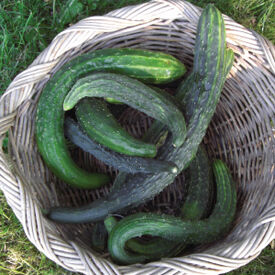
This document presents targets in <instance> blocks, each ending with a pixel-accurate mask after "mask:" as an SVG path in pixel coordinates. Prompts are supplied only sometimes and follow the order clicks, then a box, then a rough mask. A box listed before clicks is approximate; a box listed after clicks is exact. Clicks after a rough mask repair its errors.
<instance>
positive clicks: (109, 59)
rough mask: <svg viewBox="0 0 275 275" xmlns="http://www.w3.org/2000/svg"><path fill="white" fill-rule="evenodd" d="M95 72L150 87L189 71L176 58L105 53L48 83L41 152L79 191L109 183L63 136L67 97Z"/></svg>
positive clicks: (39, 125) (40, 116) (39, 127)
mask: <svg viewBox="0 0 275 275" xmlns="http://www.w3.org/2000/svg"><path fill="white" fill-rule="evenodd" d="M95 71H108V72H115V73H121V74H126V75H128V76H132V77H135V78H138V79H142V80H143V81H145V82H149V83H166V82H170V81H173V80H174V79H177V78H179V77H181V76H182V75H183V74H184V73H185V67H184V65H183V64H182V63H181V62H180V61H178V60H177V59H176V58H174V57H172V56H170V55H166V54H162V53H159V52H151V51H145V50H137V49H103V50H98V51H95V52H91V53H87V54H83V55H81V56H79V57H76V58H74V59H73V60H71V61H70V62H68V63H66V64H65V65H63V66H62V67H61V68H60V69H59V70H58V71H57V72H56V74H55V75H54V76H53V77H52V78H51V79H50V80H49V81H48V83H47V84H46V86H45V87H44V90H43V91H42V94H41V96H40V98H39V102H38V109H37V113H36V126H35V136H36V142H37V146H38V150H39V152H40V154H41V156H42V158H43V160H44V161H45V163H46V164H47V166H48V167H49V168H50V170H51V171H52V172H53V173H54V174H55V175H56V176H57V177H59V178H60V179H62V180H63V181H65V182H66V183H68V184H70V185H72V186H74V187H78V188H97V187H99V186H101V185H103V184H105V183H106V182H108V181H109V178H108V177H107V176H106V175H102V174H92V173H87V172H86V171H84V170H83V169H80V168H79V167H78V166H77V165H76V164H75V163H74V161H73V160H72V159H71V157H70V154H69V151H68V149H67V147H66V142H65V138H64V134H63V123H64V111H63V101H64V99H65V96H66V95H67V93H68V91H69V90H70V88H71V87H72V85H73V84H74V83H75V81H76V80H77V79H79V78H81V77H84V76H86V75H88V74H90V73H92V72H95Z"/></svg>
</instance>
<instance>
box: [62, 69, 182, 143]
mask: <svg viewBox="0 0 275 275" xmlns="http://www.w3.org/2000/svg"><path fill="white" fill-rule="evenodd" d="M108 96H111V97H112V98H114V99H117V100H119V101H121V102H124V103H125V104H127V105H129V106H131V107H133V108H135V109H137V110H139V111H141V112H144V113H145V114H147V115H148V116H151V117H153V118H155V119H156V120H158V121H160V122H161V123H163V124H164V125H166V126H167V127H168V129H170V131H171V132H172V134H173V145H174V146H175V147H179V146H181V145H182V144H183V142H184V139H185V135H186V125H185V120H184V117H183V114H182V112H181V111H180V110H179V109H178V108H177V106H176V105H175V104H174V103H173V101H172V100H170V97H168V96H166V95H164V94H163V93H159V92H157V91H155V90H154V89H152V88H150V87H149V86H147V85H145V84H143V83H142V82H140V81H139V80H136V79H132V78H130V77H128V76H125V75H118V74H113V73H95V74H92V75H89V76H87V77H84V78H81V79H79V80H78V81H77V82H76V83H75V84H74V85H73V87H72V89H71V90H70V92H69V93H68V95H67V96H66V97H65V100H64V104H63V108H64V110H71V109H72V108H73V107H74V106H75V105H76V104H77V102H78V101H79V100H81V99H82V98H84V97H108Z"/></svg>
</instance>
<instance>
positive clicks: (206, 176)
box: [181, 145, 213, 221]
mask: <svg viewBox="0 0 275 275" xmlns="http://www.w3.org/2000/svg"><path fill="white" fill-rule="evenodd" d="M188 172H189V176H190V180H189V187H188V191H187V192H188V193H187V194H188V195H187V197H186V200H185V201H184V204H183V206H182V207H181V216H182V218H184V219H186V220H190V221H192V220H199V219H201V218H203V217H205V216H207V214H208V212H209V208H210V206H211V205H212V201H211V197H212V192H213V183H212V172H211V166H210V163H209V160H208V157H207V154H206V151H205V149H204V148H203V146H202V145H201V146H199V148H198V151H197V154H196V157H195V158H194V159H193V160H192V162H191V163H190V165H189V167H188Z"/></svg>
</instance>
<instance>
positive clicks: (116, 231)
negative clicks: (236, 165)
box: [108, 160, 236, 264]
mask: <svg viewBox="0 0 275 275" xmlns="http://www.w3.org/2000/svg"><path fill="white" fill-rule="evenodd" d="M213 170H214V175H215V180H216V184H217V201H216V204H215V207H214V210H213V213H212V214H211V215H210V216H209V218H207V219H205V220H200V221H185V220H182V219H181V218H176V217H173V216H169V215H160V214H151V213H150V214H148V213H138V214H134V215H130V216H128V217H126V218H124V219H122V220H121V221H119V222H118V223H117V224H116V225H115V226H114V228H113V229H112V231H111V233H110V235H109V239H108V249H109V252H110V254H111V256H112V257H113V258H114V259H115V260H116V261H118V262H120V263H124V264H133V263H138V262H144V261H146V260H147V258H146V255H138V254H135V253H131V252H129V251H127V250H126V249H125V245H126V242H128V241H129V240H130V239H132V238H135V237H140V236H142V235H152V236H158V237H161V238H164V239H168V240H171V241H178V242H184V243H186V244H202V243H208V242H213V241H216V240H218V239H220V238H221V237H223V236H224V235H225V234H226V233H227V232H228V230H229V229H230V227H231V225H232V222H233V219H234V216H235V210H236V188H235V183H234V182H233V180H232V178H231V175H230V172H229V170H228V168H227V167H226V165H225V164H224V163H223V162H222V161H220V160H216V161H214V163H213Z"/></svg>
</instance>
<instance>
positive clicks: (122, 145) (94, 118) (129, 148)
mask: <svg viewBox="0 0 275 275" xmlns="http://www.w3.org/2000/svg"><path fill="white" fill-rule="evenodd" d="M75 114H76V118H77V121H78V122H79V124H80V126H81V128H82V129H83V130H84V131H85V132H86V134H87V135H88V136H89V137H90V138H91V139H93V140H94V141H96V142H97V143H99V144H101V145H103V146H105V147H108V148H109V149H111V150H113V151H115V152H118V153H121V154H125V155H128V156H139V157H150V158H153V157H155V156H156V153H157V149H156V146H155V145H154V144H149V143H146V142H144V141H142V140H139V139H136V138H134V137H133V136H131V135H130V134H129V133H128V132H127V131H126V130H125V129H124V128H123V127H122V126H121V125H120V124H119V123H118V122H117V120H116V119H115V117H114V116H113V115H112V113H111V112H110V111H109V109H108V108H107V105H106V103H105V102H104V101H102V100H100V99H98V98H91V99H88V98H83V99H82V100H80V101H79V102H78V104H77V105H76V112H75Z"/></svg>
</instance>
